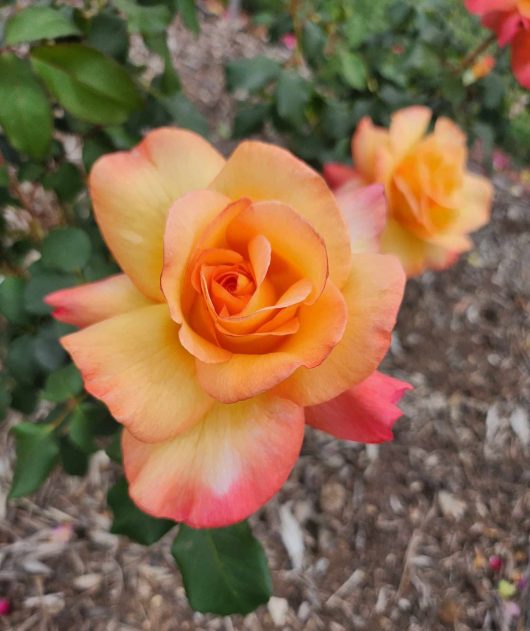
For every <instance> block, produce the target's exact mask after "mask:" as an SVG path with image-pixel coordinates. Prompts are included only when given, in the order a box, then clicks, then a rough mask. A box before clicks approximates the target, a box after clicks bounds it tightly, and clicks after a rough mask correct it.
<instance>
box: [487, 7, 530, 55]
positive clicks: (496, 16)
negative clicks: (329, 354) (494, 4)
mask: <svg viewBox="0 0 530 631" xmlns="http://www.w3.org/2000/svg"><path fill="white" fill-rule="evenodd" d="M481 22H482V26H484V27H486V28H489V29H490V30H492V31H493V32H494V33H495V34H496V35H497V43H498V44H499V46H501V47H503V46H506V44H509V43H510V42H511V41H512V40H513V39H514V37H515V36H516V35H517V32H518V31H519V30H520V29H521V26H522V16H521V14H520V13H519V12H518V11H491V12H489V13H486V14H485V15H483V16H482V20H481Z"/></svg>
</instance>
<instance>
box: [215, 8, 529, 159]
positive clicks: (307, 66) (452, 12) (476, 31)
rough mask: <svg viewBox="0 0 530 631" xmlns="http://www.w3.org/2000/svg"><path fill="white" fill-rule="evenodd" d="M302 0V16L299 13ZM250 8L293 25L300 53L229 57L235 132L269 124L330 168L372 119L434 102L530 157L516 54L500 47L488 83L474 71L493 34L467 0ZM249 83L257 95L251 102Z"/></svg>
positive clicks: (484, 136)
mask: <svg viewBox="0 0 530 631" xmlns="http://www.w3.org/2000/svg"><path fill="white" fill-rule="evenodd" d="M293 6H294V7H296V13H295V14H294V15H289V11H291V10H292V8H293ZM247 9H248V10H250V11H255V13H254V16H253V17H254V19H255V21H256V22H257V23H259V24H261V25H265V26H266V27H267V29H268V32H269V35H270V37H271V39H276V38H279V37H280V36H281V35H283V34H284V33H285V32H286V30H285V26H287V27H288V30H289V31H290V32H291V33H293V34H294V35H296V37H297V50H296V51H294V52H293V53H292V57H291V58H290V59H289V60H288V61H287V64H286V65H285V68H284V70H283V71H278V69H277V68H275V66H274V64H275V62H274V61H272V60H270V59H265V58H263V57H256V58H255V59H243V60H236V61H230V62H229V63H228V64H227V67H226V72H227V85H228V88H229V89H231V90H233V91H236V90H237V92H235V93H236V96H237V98H241V99H242V102H241V105H240V107H239V108H238V109H237V112H236V115H235V118H234V123H233V136H234V137H235V138H239V137H241V136H242V135H244V134H245V133H253V132H255V131H259V130H260V129H261V128H262V127H263V125H264V124H265V123H266V122H269V123H272V125H274V126H275V127H276V128H277V130H278V131H280V132H281V133H282V134H283V135H284V136H285V137H286V139H287V140H288V142H289V144H290V147H291V149H292V150H293V151H295V152H298V153H299V154H300V155H301V157H304V158H305V159H307V160H309V161H311V162H313V163H314V164H315V165H316V166H321V165H322V164H323V163H324V162H326V161H329V160H330V159H333V160H340V161H345V160H347V159H348V158H349V157H350V147H349V141H350V138H351V135H352V133H353V131H354V130H355V127H356V124H357V123H358V122H359V120H360V119H361V117H362V116H365V115H369V116H371V117H372V119H373V120H374V122H376V123H377V124H383V125H386V124H388V122H389V118H390V114H391V113H392V112H393V111H395V110H397V109H400V108H402V107H406V106H408V105H412V104H426V105H428V106H429V107H431V108H432V109H433V112H434V115H435V117H437V116H441V115H444V116H449V117H451V118H453V119H454V120H455V121H456V122H457V123H458V124H459V125H460V126H461V127H463V128H464V129H465V130H466V132H468V134H469V140H470V142H472V141H473V140H474V139H475V138H480V139H481V140H482V141H483V143H484V144H485V145H486V147H487V146H488V145H489V146H491V145H492V144H495V145H501V146H504V147H506V148H507V149H509V150H510V151H511V152H512V153H514V154H515V157H518V158H520V159H522V160H528V159H529V158H530V150H529V147H530V144H529V143H527V142H526V143H525V142H514V139H515V138H516V137H517V134H516V133H515V132H514V130H515V129H526V127H527V126H528V125H527V124H525V123H524V122H523V121H524V120H525V119H526V118H528V114H527V112H525V111H524V112H521V113H520V114H517V116H515V117H514V115H513V111H514V109H515V110H520V109H521V108H520V107H515V108H514V107H513V106H514V105H517V104H519V103H522V102H523V99H524V91H523V90H522V89H521V88H520V87H519V86H518V85H517V83H516V81H515V79H514V78H513V76H512V73H511V72H510V69H509V63H508V56H509V53H508V52H507V51H506V50H504V51H502V50H500V49H498V47H497V46H496V45H493V46H492V47H491V50H488V52H491V53H492V54H494V55H495V57H496V58H497V65H496V66H495V68H494V70H493V71H492V72H491V73H490V74H489V75H488V76H487V77H485V78H484V79H481V80H478V81H473V80H471V81H470V82H469V81H468V79H466V77H465V72H464V70H463V69H462V67H461V65H462V62H463V60H464V58H465V57H466V56H467V55H468V54H469V53H470V52H471V51H472V50H473V49H474V48H476V47H477V46H478V45H479V44H480V43H481V42H482V41H483V40H485V39H486V38H487V37H488V36H489V33H488V31H486V30H484V29H482V28H481V27H480V24H479V21H478V20H477V19H476V18H474V17H473V16H471V15H470V14H469V13H468V12H467V11H466V10H465V8H464V6H463V3H462V2H460V1H457V0H436V1H435V0H421V1H420V2H415V1H414V0H405V1H402V0H381V1H380V2H376V3H374V2H372V1H371V0H356V2H354V3H353V2H352V3H349V2H341V1H340V0H331V1H328V0H313V1H312V2H306V3H296V4H292V3H290V2H289V1H288V0H263V2H259V3H256V2H251V3H249V4H248V6H247ZM286 16H288V17H289V20H288V21H287V22H286V20H285V18H286ZM302 60H303V61H302ZM243 90H245V91H247V92H252V93H254V94H253V97H252V102H251V103H249V99H248V98H247V97H246V93H245V92H243ZM247 130H248V131H247ZM527 135H528V134H524V135H523V137H526V136H527Z"/></svg>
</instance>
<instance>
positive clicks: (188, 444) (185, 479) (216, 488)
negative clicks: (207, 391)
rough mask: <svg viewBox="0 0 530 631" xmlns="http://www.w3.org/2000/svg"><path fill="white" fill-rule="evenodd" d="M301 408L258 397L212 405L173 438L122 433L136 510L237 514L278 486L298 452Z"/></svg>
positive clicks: (219, 517) (201, 520)
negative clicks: (151, 440) (150, 439)
mask: <svg viewBox="0 0 530 631" xmlns="http://www.w3.org/2000/svg"><path fill="white" fill-rule="evenodd" d="M303 432H304V416H303V410H302V408H300V407H298V406H296V405H294V404H293V403H291V402H289V401H285V400H282V399H277V398H272V397H263V398H259V399H251V400H250V401H245V402H242V403H236V404H234V405H215V406H214V407H213V408H212V410H211V411H210V412H209V413H208V414H207V416H205V418H204V419H203V421H202V422H201V423H200V424H198V425H196V426H195V427H193V428H192V429H190V430H189V431H188V432H186V433H185V434H181V435H180V436H178V437H177V438H175V439H173V440H171V441H168V442H165V443H158V444H154V445H153V444H151V445H148V444H145V443H141V442H140V441H138V440H136V439H135V438H134V437H133V436H132V435H131V434H130V433H129V432H127V431H126V432H124V435H123V443H122V446H123V462H124V467H125V473H126V475H127V478H128V480H129V492H130V494H131V497H132V498H133V500H134V501H135V502H136V503H137V504H138V506H140V508H141V509H142V510H144V511H145V512H146V513H149V514H151V515H155V516H156V517H167V518H170V519H174V520H175V521H178V522H184V523H185V524H188V525H190V526H193V527H195V528H214V527H215V528H217V527H220V526H228V525H230V524H233V523H235V522H237V521H240V520H242V519H245V518H246V517H248V516H249V515H250V514H252V513H253V512H254V511H256V510H257V509H258V508H259V507H260V506H261V505H262V504H264V503H265V502H267V501H268V500H269V499H270V498H271V497H272V496H273V495H274V494H275V493H276V492H277V491H278V490H279V488H280V487H281V486H282V484H283V483H284V482H285V480H286V479H287V477H288V475H289V473H290V472H291V470H292V468H293V466H294V463H295V461H296V458H297V457H298V454H299V452H300V447H301V445H302V439H303Z"/></svg>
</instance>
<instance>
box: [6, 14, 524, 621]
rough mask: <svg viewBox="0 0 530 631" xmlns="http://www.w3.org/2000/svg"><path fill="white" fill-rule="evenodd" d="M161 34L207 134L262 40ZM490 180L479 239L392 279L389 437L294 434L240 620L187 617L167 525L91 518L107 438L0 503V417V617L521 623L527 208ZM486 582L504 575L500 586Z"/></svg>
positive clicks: (109, 473)
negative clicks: (447, 259)
mask: <svg viewBox="0 0 530 631" xmlns="http://www.w3.org/2000/svg"><path fill="white" fill-rule="evenodd" d="M172 47H173V50H174V53H175V55H176V59H177V65H178V66H179V71H180V73H181V75H182V77H183V79H184V81H185V84H186V86H187V90H188V93H189V95H190V97H191V98H192V99H193V100H194V101H195V102H196V103H198V104H199V107H200V109H202V111H203V112H205V113H206V114H207V115H208V116H209V118H210V120H212V122H213V124H214V127H215V129H216V130H217V131H219V126H221V132H222V125H223V123H224V124H226V121H227V118H228V117H229V116H230V114H231V111H232V102H231V100H230V99H229V98H228V97H227V96H226V94H225V92H224V89H223V80H222V70H221V65H222V63H223V60H224V59H226V58H227V57H234V56H241V55H249V56H250V55H253V54H256V52H259V51H260V50H262V49H263V47H264V44H263V43H262V42H260V41H259V40H258V39H257V38H256V37H255V36H253V35H251V34H248V33H247V32H246V31H245V30H244V29H240V28H238V27H237V25H229V24H227V23H226V22H218V21H216V20H208V21H206V23H205V25H204V28H203V33H202V35H201V37H200V38H199V39H198V40H195V39H194V38H193V37H192V36H191V35H189V34H188V33H186V32H185V31H183V29H181V28H180V27H179V26H178V25H177V26H176V27H175V31H174V37H173V39H172ZM222 135H223V134H222V133H221V134H220V135H219V134H218V136H217V138H218V139H220V138H221V136H222ZM495 184H496V201H495V207H494V213H493V219H492V222H491V224H490V225H489V226H488V227H487V228H485V229H483V230H482V231H480V232H479V233H477V234H476V235H475V243H476V249H475V250H474V251H473V252H472V253H470V254H469V255H468V256H465V257H463V258H462V260H461V261H460V262H459V263H458V264H457V265H455V266H454V267H453V268H452V269H450V270H448V271H446V272H442V273H437V274H432V273H428V274H425V275H423V276H422V277H421V278H419V279H417V280H413V281H411V282H410V283H409V285H408V288H407V292H406V297H405V301H404V305H403V309H402V311H401V314H400V317H399V322H398V326H397V331H396V334H395V337H394V341H393V344H392V350H391V352H390V353H389V356H388V358H387V359H386V360H385V364H384V369H385V370H386V371H388V372H390V373H391V374H393V375H395V376H398V377H401V378H404V379H407V380H409V381H411V382H412V383H413V384H414V386H415V390H414V391H413V392H412V393H410V394H408V395H407V397H406V400H405V402H404V405H403V407H404V410H405V416H404V417H403V419H401V420H400V421H399V422H398V424H397V426H396V432H395V435H396V436H395V441H394V442H393V443H389V444H385V445H382V446H380V447H368V448H367V447H365V446H362V445H356V444H346V443H344V442H340V441H336V440H334V439H332V438H329V437H327V436H325V435H323V434H321V433H318V432H315V431H311V430H310V431H308V432H307V435H306V441H305V444H304V448H303V452H302V456H301V458H300V460H299V462H298V464H297V466H296V468H295V470H294V472H293V474H292V475H291V477H290V479H289V481H288V483H287V484H286V485H285V487H284V488H283V489H282V491H281V492H280V493H279V495H278V496H277V497H276V498H274V499H273V500H272V501H271V502H270V503H269V504H268V505H267V506H266V507H264V508H263V509H262V510H261V511H260V512H259V513H258V514H257V515H256V516H254V517H253V518H252V520H251V521H252V524H253V527H254V531H255V533H256V535H257V536H258V537H259V538H260V540H261V541H262V542H263V544H264V546H265V548H266V551H267V554H268V557H269V560H270V565H271V568H272V576H273V583H274V599H273V600H272V601H271V602H270V603H269V606H268V607H262V608H260V609H259V610H258V611H257V612H256V613H254V614H250V615H248V616H246V617H245V618H243V617H240V616H232V617H230V618H219V617H215V616H210V615H202V614H194V613H193V612H192V611H191V610H190V609H189V607H188V605H187V602H186V598H185V594H184V590H183V587H182V584H181V581H180V577H179V575H178V573H177V571H176V570H175V567H174V563H173V560H172V557H171V555H170V553H169V547H170V544H171V540H172V534H168V535H166V537H165V538H164V539H163V540H162V541H161V542H159V543H157V544H155V545H153V546H151V547H150V548H144V547H142V546H138V545H135V544H132V543H130V542H128V541H127V540H126V539H124V538H119V537H116V536H114V535H110V534H109V533H108V529H109V525H110V515H109V512H108V510H107V508H106V502H105V495H106V490H107V488H108V486H109V484H110V483H111V482H112V480H113V477H114V475H115V470H114V468H113V465H111V463H110V462H109V461H108V459H107V458H106V456H105V455H104V454H98V455H97V456H96V457H95V458H94V461H93V463H92V467H91V470H90V475H89V476H88V477H87V478H86V479H82V480H79V479H74V478H68V477H67V476H65V475H62V474H54V476H53V477H52V479H51V480H50V481H48V482H47V483H46V485H45V486H44V488H43V489H42V490H41V491H40V492H39V493H38V494H37V495H36V496H35V497H33V498H30V499H24V500H19V501H17V502H11V503H10V504H9V505H7V506H6V502H5V497H6V492H7V489H8V486H9V479H10V475H11V474H10V465H11V462H12V445H11V442H10V439H9V438H8V435H7V429H8V428H7V426H4V427H3V428H2V430H1V434H0V440H1V443H2V447H1V451H0V454H1V456H0V482H1V485H0V517H1V518H2V521H1V522H0V597H8V598H9V599H10V600H11V602H12V604H13V612H12V613H11V615H9V616H6V617H0V629H16V630H17V631H23V630H31V631H33V630H46V631H48V630H49V631H52V630H59V631H70V630H73V629H75V630H76V631H85V630H86V631H118V630H121V631H131V630H144V629H145V630H152V631H167V630H178V631H186V630H192V629H197V630H202V629H204V630H210V629H220V630H225V631H231V630H233V629H236V630H239V629H240V630H247V629H248V630H252V631H254V630H256V631H257V630H269V629H270V630H272V629H286V630H287V629H290V630H292V631H299V630H300V631H301V630H304V631H320V630H322V631H328V630H329V631H342V630H347V631H349V630H357V629H359V630H366V631H379V630H382V631H442V630H448V629H449V630H451V629H452V630H457V631H468V630H472V629H473V630H474V629H483V630H485V631H514V630H517V631H523V630H526V629H528V628H530V626H529V627H525V625H524V623H523V619H524V617H525V616H529V619H530V613H529V611H528V609H529V602H528V601H529V596H528V589H527V591H526V594H525V593H524V589H523V587H524V580H521V579H523V578H524V575H525V573H526V575H528V564H529V536H530V491H529V482H530V469H529V467H528V463H529V457H530V444H529V441H530V436H529V435H528V434H529V433H530V425H529V420H528V418H529V417H528V405H529V401H530V379H529V368H530V360H529V356H530V353H529V351H530V332H529V327H528V322H529V311H530V213H529V210H530V205H529V202H528V197H526V198H525V197H524V195H523V190H522V188H521V187H519V186H518V185H514V184H510V183H508V182H507V181H506V180H504V179H503V178H502V177H498V178H496V180H495ZM491 557H494V560H491ZM499 560H500V561H501V563H499ZM495 563H497V565H500V567H498V568H497V566H496V565H495ZM501 580H505V581H507V582H508V583H509V584H510V585H517V584H519V591H517V592H516V593H515V594H514V595H513V597H511V598H510V599H504V600H503V599H502V598H501V596H500V594H499V590H498V585H499V581H501ZM518 609H519V610H520V615H517V610H518ZM512 613H513V615H512Z"/></svg>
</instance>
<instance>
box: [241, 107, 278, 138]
mask: <svg viewBox="0 0 530 631" xmlns="http://www.w3.org/2000/svg"><path fill="white" fill-rule="evenodd" d="M270 109H271V108H270V105H269V104H268V103H252V104H250V105H248V104H246V103H245V104H244V105H242V106H240V108H239V109H238V110H237V112H236V115H235V117H234V129H233V132H232V135H233V137H234V138H244V137H245V136H249V135H250V134H255V133H257V132H259V131H261V129H262V127H263V124H264V123H265V121H266V119H267V116H268V114H269V112H270Z"/></svg>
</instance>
